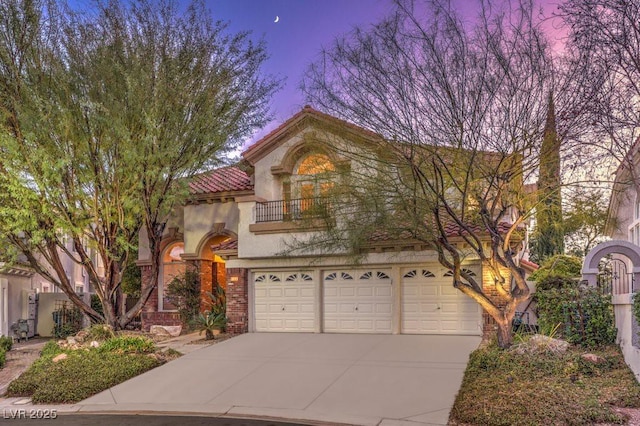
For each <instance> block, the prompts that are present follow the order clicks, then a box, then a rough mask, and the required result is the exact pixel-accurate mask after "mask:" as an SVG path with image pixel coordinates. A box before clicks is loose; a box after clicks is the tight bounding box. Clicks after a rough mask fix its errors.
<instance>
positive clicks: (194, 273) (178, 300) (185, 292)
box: [167, 268, 200, 326]
mask: <svg viewBox="0 0 640 426" xmlns="http://www.w3.org/2000/svg"><path fill="white" fill-rule="evenodd" d="M199 287H200V273H199V271H198V270H197V269H193V268H189V269H187V270H186V271H185V272H184V274H182V275H179V276H176V277H174V278H173V279H172V280H171V281H170V282H169V284H168V285H167V298H168V299H169V301H170V302H171V303H172V304H173V305H174V306H175V307H176V308H177V309H178V314H179V315H180V319H181V320H182V322H183V323H184V324H185V325H187V326H189V325H191V324H192V321H193V319H194V318H195V317H196V316H197V315H198V313H199V312H200V292H199Z"/></svg>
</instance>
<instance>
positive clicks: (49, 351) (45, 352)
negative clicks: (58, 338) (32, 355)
mask: <svg viewBox="0 0 640 426" xmlns="http://www.w3.org/2000/svg"><path fill="white" fill-rule="evenodd" d="M62 352H64V351H63V350H62V348H61V347H60V345H58V343H56V342H55V341H54V340H49V341H48V342H47V343H45V345H44V346H43V347H42V350H41V351H40V357H41V358H53V357H54V356H56V355H58V354H61V353H62ZM36 362H37V361H36Z"/></svg>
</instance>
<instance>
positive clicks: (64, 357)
mask: <svg viewBox="0 0 640 426" xmlns="http://www.w3.org/2000/svg"><path fill="white" fill-rule="evenodd" d="M63 359H67V354H60V355H56V356H55V357H54V358H53V359H52V361H53V362H60V361H62V360H63Z"/></svg>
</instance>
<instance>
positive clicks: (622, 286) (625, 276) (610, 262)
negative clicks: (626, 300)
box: [598, 259, 633, 294]
mask: <svg viewBox="0 0 640 426" xmlns="http://www.w3.org/2000/svg"><path fill="white" fill-rule="evenodd" d="M602 263H603V266H602V267H601V271H600V273H599V274H598V288H599V289H600V291H601V292H602V293H603V294H627V293H631V292H633V273H631V272H628V268H627V263H626V262H625V261H623V260H622V259H606V260H604V259H603V262H602Z"/></svg>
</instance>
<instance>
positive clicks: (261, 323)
mask: <svg viewBox="0 0 640 426" xmlns="http://www.w3.org/2000/svg"><path fill="white" fill-rule="evenodd" d="M254 285H255V287H254V289H255V292H254V294H255V298H254V305H255V325H256V327H255V328H256V331H297V332H301V331H302V332H305V331H308V332H313V331H315V328H316V327H315V325H316V323H315V318H316V315H315V306H316V282H315V280H314V279H313V275H312V274H311V273H310V272H256V273H255V274H254Z"/></svg>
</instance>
